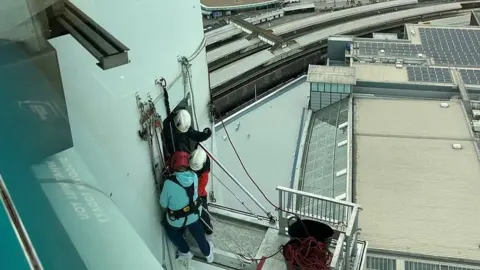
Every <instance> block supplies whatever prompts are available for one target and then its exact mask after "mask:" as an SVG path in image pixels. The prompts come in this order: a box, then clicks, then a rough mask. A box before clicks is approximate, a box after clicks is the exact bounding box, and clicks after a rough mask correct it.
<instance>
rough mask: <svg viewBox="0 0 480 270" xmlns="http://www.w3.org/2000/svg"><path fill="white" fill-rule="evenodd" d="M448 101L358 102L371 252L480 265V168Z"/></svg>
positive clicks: (359, 191)
mask: <svg viewBox="0 0 480 270" xmlns="http://www.w3.org/2000/svg"><path fill="white" fill-rule="evenodd" d="M444 102H448V103H449V105H450V106H449V107H448V108H442V107H441V106H440V103H441V101H434V100H428V101H427V100H406V99H404V100H402V99H397V100H395V99H391V100H388V99H366V98H356V99H355V107H354V108H355V111H354V119H355V120H354V122H355V128H354V134H355V135H354V136H355V137H354V138H355V161H354V163H355V166H356V167H355V171H356V179H355V186H356V198H357V203H359V204H360V205H361V206H362V208H363V209H364V210H363V211H362V214H361V215H360V225H359V226H360V228H362V238H363V239H367V240H368V241H369V247H371V248H373V249H382V250H390V251H397V252H404V253H416V254H421V255H429V256H439V257H447V258H458V259H467V260H477V261H478V260H480V249H479V248H478V245H479V239H478V236H479V235H480V226H479V225H478V222H479V220H480V210H479V207H478V205H480V196H478V190H480V163H479V160H478V157H477V155H476V152H475V149H474V145H473V141H472V138H471V137H470V132H469V128H470V127H469V126H468V124H467V120H466V118H465V116H464V113H463V109H462V107H461V103H460V101H458V100H450V101H444ZM454 143H458V144H461V146H462V147H463V149H458V150H456V149H453V147H452V144H454Z"/></svg>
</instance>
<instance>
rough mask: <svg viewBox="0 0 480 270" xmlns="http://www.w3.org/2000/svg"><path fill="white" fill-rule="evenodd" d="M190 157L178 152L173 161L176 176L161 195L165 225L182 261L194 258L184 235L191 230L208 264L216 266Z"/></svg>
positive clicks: (172, 174)
mask: <svg viewBox="0 0 480 270" xmlns="http://www.w3.org/2000/svg"><path fill="white" fill-rule="evenodd" d="M189 158H190V155H189V154H188V153H186V152H182V151H177V152H175V153H173V155H172V156H171V159H170V166H171V169H172V170H173V173H171V174H170V175H168V176H167V178H166V180H165V183H164V185H163V189H162V192H161V194H160V205H161V206H162V207H163V208H165V209H166V222H164V225H165V229H166V232H167V236H168V238H169V239H170V241H172V243H173V244H174V245H175V246H176V247H177V249H178V255H179V259H183V260H184V262H187V263H188V262H189V260H190V259H192V258H193V254H192V252H191V251H190V247H189V246H188V243H187V242H186V241H185V238H184V233H185V230H186V229H188V230H189V232H190V234H191V235H192V236H193V238H194V239H195V241H196V242H197V244H198V247H199V248H200V250H201V252H202V254H203V255H204V256H205V257H206V259H207V262H208V263H212V262H213V244H212V242H209V241H208V240H207V239H206V237H205V232H204V228H203V226H202V223H201V221H200V219H199V216H200V214H201V212H202V208H201V204H202V201H201V199H200V198H199V196H198V177H197V175H196V174H195V173H194V172H192V171H190V170H188V168H189V166H190V164H189Z"/></svg>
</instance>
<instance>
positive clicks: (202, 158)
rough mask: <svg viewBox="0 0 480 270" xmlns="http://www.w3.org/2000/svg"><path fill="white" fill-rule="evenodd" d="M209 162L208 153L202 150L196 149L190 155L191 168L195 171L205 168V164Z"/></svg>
mask: <svg viewBox="0 0 480 270" xmlns="http://www.w3.org/2000/svg"><path fill="white" fill-rule="evenodd" d="M205 162H207V153H205V151H204V150H203V149H201V148H199V149H195V150H194V151H193V152H192V153H191V154H190V168H191V169H192V170H194V171H199V170H201V169H202V168H203V164H205Z"/></svg>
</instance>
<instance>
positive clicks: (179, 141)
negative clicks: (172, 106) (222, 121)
mask: <svg viewBox="0 0 480 270" xmlns="http://www.w3.org/2000/svg"><path fill="white" fill-rule="evenodd" d="M165 122H166V124H165V126H164V128H163V135H164V137H165V146H166V148H167V152H168V153H173V152H175V151H184V152H187V153H191V152H192V151H193V150H195V149H196V148H197V146H198V144H199V143H201V142H204V141H206V140H208V139H209V138H210V136H212V131H211V130H210V128H205V129H203V131H198V130H195V129H194V128H192V117H191V115H190V113H189V112H188V111H187V110H185V109H181V110H178V111H175V112H172V114H171V115H170V116H169V117H167V119H165Z"/></svg>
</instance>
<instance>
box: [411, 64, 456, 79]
mask: <svg viewBox="0 0 480 270" xmlns="http://www.w3.org/2000/svg"><path fill="white" fill-rule="evenodd" d="M407 75H408V80H409V81H411V82H433V83H453V80H452V74H451V73H450V70H449V69H448V68H431V67H420V66H419V67H407Z"/></svg>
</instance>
